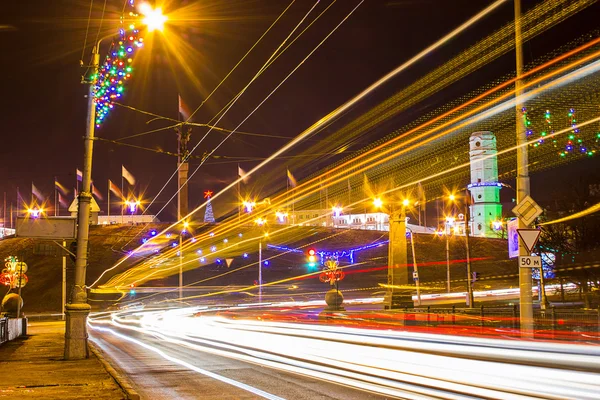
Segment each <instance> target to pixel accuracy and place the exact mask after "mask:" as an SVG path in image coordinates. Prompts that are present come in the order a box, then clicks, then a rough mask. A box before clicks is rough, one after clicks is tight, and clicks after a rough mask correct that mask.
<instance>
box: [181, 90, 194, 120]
mask: <svg viewBox="0 0 600 400" xmlns="http://www.w3.org/2000/svg"><path fill="white" fill-rule="evenodd" d="M178 97H179V114H181V117H182V118H183V119H184V120H185V121H191V116H192V113H191V112H190V108H189V107H188V106H187V104H185V103H184V102H183V99H182V98H181V95H179V96H178Z"/></svg>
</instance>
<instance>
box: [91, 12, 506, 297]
mask: <svg viewBox="0 0 600 400" xmlns="http://www.w3.org/2000/svg"><path fill="white" fill-rule="evenodd" d="M505 1H506V0H496V1H495V2H494V3H492V4H491V5H489V6H488V7H486V8H485V9H483V10H482V11H480V12H479V13H477V14H476V15H475V16H473V17H471V18H470V19H469V20H467V21H466V22H464V23H463V24H461V25H460V26H459V27H457V28H456V29H454V30H453V31H451V32H450V33H449V34H447V35H445V36H444V37H443V38H441V39H440V40H438V41H436V42H435V43H433V44H432V45H430V46H429V47H427V48H426V49H424V50H423V51H421V52H420V53H418V54H417V55H415V56H414V57H412V58H411V59H410V60H408V61H407V62H405V63H403V64H402V65H400V66H398V67H397V68H395V69H394V70H393V71H391V72H389V73H388V74H386V75H385V76H383V77H382V78H380V79H379V80H377V81H376V82H375V83H373V84H371V85H370V86H369V87H367V88H366V89H365V90H363V91H362V92H360V93H359V94H358V95H356V96H355V97H354V98H352V99H351V100H349V101H347V102H346V103H344V104H343V105H341V106H340V107H338V108H336V109H335V110H333V111H331V112H330V113H329V114H328V115H326V116H325V117H323V118H321V119H320V120H319V121H317V122H316V123H314V124H313V125H312V126H310V127H309V128H308V129H306V130H305V131H304V132H302V133H301V134H300V135H298V136H297V137H296V138H295V139H293V140H292V141H290V142H289V143H288V144H286V145H285V146H283V147H282V148H280V149H279V150H278V151H277V152H275V153H274V154H272V155H271V156H270V157H269V158H267V159H266V160H264V161H263V162H261V163H260V164H259V165H258V166H256V167H255V168H253V169H252V170H251V171H249V172H248V173H247V176H250V175H251V174H253V173H255V172H256V171H258V170H259V169H261V168H262V167H264V166H265V165H267V164H268V163H269V162H271V161H272V160H273V159H276V158H277V157H278V156H279V155H280V154H282V153H285V152H286V151H288V150H289V149H290V148H292V147H294V146H295V145H296V144H298V143H300V142H301V141H303V140H304V139H305V138H307V137H308V136H310V135H311V134H313V133H314V132H316V131H317V129H318V128H320V127H321V126H322V125H324V124H325V123H327V122H328V121H332V120H334V119H335V118H337V117H338V116H340V115H341V114H343V113H344V112H345V111H346V110H348V109H350V108H351V107H352V106H354V105H355V104H357V103H358V102H360V101H361V100H362V99H364V98H365V97H367V96H368V95H369V94H370V93H371V92H373V91H375V90H376V89H378V88H379V87H380V86H382V85H383V84H385V83H386V82H388V81H389V80H390V79H392V78H393V77H394V76H396V75H398V74H399V73H400V72H402V71H404V70H406V69H408V68H409V67H410V66H412V65H413V64H415V63H417V62H418V61H419V60H421V59H422V58H423V57H425V56H426V55H428V54H429V53H431V52H433V51H434V50H436V49H437V48H439V47H440V46H442V45H444V44H445V43H447V42H448V41H450V40H451V39H453V38H454V37H456V36H458V35H459V34H460V33H462V32H463V31H465V30H466V29H468V28H469V27H471V26H472V25H474V24H475V23H476V22H478V21H480V20H481V19H483V18H484V17H485V16H486V15H488V14H489V13H491V12H492V11H494V10H495V9H496V8H498V7H499V6H500V5H502V4H503V3H504V2H505ZM243 178H244V179H245V177H240V178H238V179H237V180H235V181H234V182H233V183H231V184H230V185H228V186H227V187H225V188H224V189H223V190H221V191H220V192H219V193H216V194H215V195H214V196H213V199H215V198H217V197H219V196H220V195H221V194H222V193H225V192H226V191H228V190H230V189H231V188H234V187H235V186H236V185H237V184H238V182H241V180H242V179H243ZM205 206H206V202H205V203H203V204H201V205H200V206H198V207H197V208H196V209H194V210H193V211H192V212H191V213H189V214H188V215H187V216H186V217H185V218H183V219H182V220H181V221H183V220H185V219H187V218H189V216H191V215H193V214H195V213H196V212H197V211H199V210H201V209H202V208H203V207H205ZM181 221H177V222H175V223H174V224H172V225H170V226H169V227H168V228H166V229H164V230H163V231H162V232H161V233H160V234H164V233H165V232H167V231H168V230H169V229H172V228H173V227H175V226H177V225H178V224H180V223H181ZM150 241H151V240H149V241H148V242H146V243H149V242H150ZM146 243H144V244H142V245H141V246H139V247H138V248H136V249H135V250H134V251H133V252H132V253H130V254H127V255H126V256H125V257H123V258H122V259H121V260H119V261H118V262H117V263H116V264H115V265H114V266H113V267H111V268H109V269H107V270H105V271H104V272H103V273H102V274H101V275H100V276H99V277H98V279H96V280H95V281H94V282H93V283H92V284H91V285H89V287H93V286H94V285H96V284H97V283H98V282H99V281H100V280H101V279H102V277H103V276H104V274H105V273H106V272H108V271H110V270H113V269H115V268H117V267H118V266H119V265H121V264H122V263H123V262H125V260H127V259H129V258H130V257H131V256H132V255H133V254H135V253H136V252H138V251H139V250H141V248H143V247H144V246H145V245H146Z"/></svg>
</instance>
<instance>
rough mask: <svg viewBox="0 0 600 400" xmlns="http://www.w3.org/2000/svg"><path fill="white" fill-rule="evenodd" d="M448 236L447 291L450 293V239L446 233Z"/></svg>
mask: <svg viewBox="0 0 600 400" xmlns="http://www.w3.org/2000/svg"><path fill="white" fill-rule="evenodd" d="M444 234H445V236H446V279H447V281H448V283H447V285H446V286H447V288H446V289H447V291H448V293H450V238H449V237H448V232H444Z"/></svg>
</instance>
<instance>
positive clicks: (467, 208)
mask: <svg viewBox="0 0 600 400" xmlns="http://www.w3.org/2000/svg"><path fill="white" fill-rule="evenodd" d="M470 198H471V194H470V193H469V190H468V189H465V250H466V253H467V257H466V258H467V303H468V304H467V307H469V308H473V307H474V306H475V300H474V297H473V284H472V282H471V250H470V248H469V235H470V233H471V229H470V228H471V227H470V224H471V202H470V201H469V199H470Z"/></svg>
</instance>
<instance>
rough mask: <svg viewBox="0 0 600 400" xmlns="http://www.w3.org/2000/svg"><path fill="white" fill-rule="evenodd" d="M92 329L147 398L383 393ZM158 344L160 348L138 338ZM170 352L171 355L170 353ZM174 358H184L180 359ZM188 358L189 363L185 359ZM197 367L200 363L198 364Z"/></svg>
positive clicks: (93, 337) (100, 344)
mask: <svg viewBox="0 0 600 400" xmlns="http://www.w3.org/2000/svg"><path fill="white" fill-rule="evenodd" d="M110 329H111V330H112V332H108V331H102V330H100V329H90V336H91V340H92V341H93V342H94V343H95V344H96V345H97V346H98V347H100V348H101V349H102V351H103V352H104V353H105V354H106V355H107V356H108V357H109V359H110V361H111V363H112V364H113V365H116V366H118V368H119V369H120V370H121V371H122V372H124V373H125V374H126V375H127V376H128V377H129V378H130V379H131V381H132V382H133V386H134V387H135V389H136V391H137V392H138V393H139V394H140V396H141V397H142V398H143V399H197V398H199V397H200V395H201V397H202V398H203V399H228V398H230V399H254V398H269V399H280V398H283V399H299V400H301V399H307V400H308V399H311V400H312V399H323V400H326V399H341V398H343V399H349V400H353V399H373V400H375V399H383V398H385V397H381V396H379V395H376V394H372V393H367V392H364V391H360V390H356V389H353V388H349V387H344V386H340V385H337V384H333V383H327V382H326V381H323V380H318V379H311V378H309V377H306V376H303V375H299V374H292V373H287V372H283V371H279V370H276V369H271V368H267V367H263V366H259V365H255V364H252V363H247V362H242V361H238V360H234V359H231V358H227V357H222V356H217V355H214V354H209V353H205V352H198V351H190V349H189V348H186V347H183V346H181V345H177V344H173V343H168V342H165V341H163V340H160V339H157V338H155V337H152V336H149V335H145V334H143V333H138V332H131V331H130V330H126V329H120V328H118V327H111V328H110ZM116 334H121V335H126V336H127V337H128V338H130V339H133V340H136V341H139V343H144V344H146V345H147V346H152V347H153V348H155V349H158V350H160V351H161V352H162V354H157V353H156V352H155V351H153V350H150V349H149V348H146V347H143V346H141V345H139V344H138V343H132V342H131V341H129V340H125V339H124V338H123V337H119V336H117V335H116ZM166 357H169V358H171V359H167V358H166ZM174 359H176V360H178V362H175V361H174ZM182 363H185V364H187V365H182ZM192 368H196V370H193V369H192Z"/></svg>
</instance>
